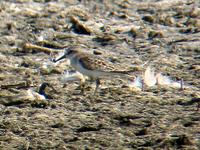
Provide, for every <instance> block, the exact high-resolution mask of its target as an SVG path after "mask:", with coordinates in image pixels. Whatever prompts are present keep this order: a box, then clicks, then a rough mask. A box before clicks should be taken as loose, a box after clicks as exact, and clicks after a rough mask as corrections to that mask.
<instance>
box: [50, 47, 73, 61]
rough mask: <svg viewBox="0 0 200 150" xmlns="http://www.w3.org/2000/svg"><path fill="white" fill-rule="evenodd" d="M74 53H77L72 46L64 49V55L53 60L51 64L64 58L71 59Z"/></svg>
mask: <svg viewBox="0 0 200 150" xmlns="http://www.w3.org/2000/svg"><path fill="white" fill-rule="evenodd" d="M76 52H77V50H76V47H74V46H70V47H67V48H65V49H64V53H63V54H61V56H58V58H56V59H54V60H53V62H57V61H59V60H62V59H64V58H71V57H72V56H73V55H74V54H75V53H76Z"/></svg>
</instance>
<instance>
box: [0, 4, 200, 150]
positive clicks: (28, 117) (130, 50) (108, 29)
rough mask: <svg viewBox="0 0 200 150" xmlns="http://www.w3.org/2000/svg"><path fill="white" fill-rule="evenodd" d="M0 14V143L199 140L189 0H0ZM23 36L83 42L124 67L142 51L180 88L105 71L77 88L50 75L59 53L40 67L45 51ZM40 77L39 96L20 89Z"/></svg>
mask: <svg viewBox="0 0 200 150" xmlns="http://www.w3.org/2000/svg"><path fill="white" fill-rule="evenodd" d="M0 22H1V23H0V63H1V65H0V114H1V116H0V149H1V150H15V149H18V150H23V149H25V150H46V149H59V150H62V149H63V150H65V149H72V150H73V149H91V150H93V149H102V150H105V149H113V150H118V149H119V150H121V149H126V150H128V149H141V150H142V149H192V150H193V149H194V150H197V149H200V110H197V109H198V107H197V105H198V103H200V102H199V101H200V92H199V88H200V80H199V78H200V3H199V1H198V0H196V1H195V0H151V1H148V2H146V1H139V0H112V1H106V0H96V1H89V0H88V1H87V0H79V1H78V0H77V1H76V0H57V1H51V0H1V1H0ZM30 44H33V45H37V46H41V47H46V48H51V49H55V50H57V49H61V48H63V47H64V46H67V45H69V44H76V45H77V44H78V45H82V46H84V47H85V49H86V50H88V51H90V52H94V53H95V54H99V55H101V56H102V57H105V58H107V59H108V60H110V61H111V62H113V63H114V64H115V65H117V66H119V67H121V68H124V67H126V68H127V69H130V68H134V67H135V66H137V65H141V64H143V63H145V62H147V61H148V65H150V66H152V67H154V68H155V69H156V72H162V73H164V74H167V75H169V76H170V77H172V79H173V80H180V79H183V80H184V83H185V85H187V86H188V88H185V89H184V90H180V89H176V88H169V87H167V86H155V87H152V88H150V87H145V90H144V91H132V90H130V89H129V88H128V87H127V86H125V85H126V84H127V81H126V80H125V79H113V80H105V81H104V83H103V85H102V88H101V89H100V90H99V92H98V95H97V96H93V95H92V93H93V90H94V88H93V86H91V85H93V84H92V83H90V82H88V85H87V90H86V93H85V95H81V94H79V92H80V90H79V88H77V87H78V85H79V83H78V82H70V83H67V84H66V85H65V86H63V84H62V83H61V82H60V81H59V78H60V77H61V76H62V73H63V72H64V71H65V70H67V69H69V68H68V66H67V65H66V63H65V62H61V63H59V64H57V65H54V64H53V63H52V64H49V65H48V66H47V67H46V64H45V63H49V62H50V61H49V59H50V57H52V56H50V55H49V54H47V53H44V52H41V51H40V49H39V48H33V47H28V46H27V45H30ZM70 69H72V68H70ZM144 69H145V68H139V69H138V68H136V70H137V73H138V74H142V73H143V72H144ZM44 82H45V83H46V82H47V83H48V84H50V85H51V86H52V87H53V88H50V87H47V88H46V93H47V95H48V96H49V98H48V99H46V100H41V99H39V98H33V97H30V95H28V94H27V90H28V89H33V90H35V91H38V89H39V87H40V84H42V83H44Z"/></svg>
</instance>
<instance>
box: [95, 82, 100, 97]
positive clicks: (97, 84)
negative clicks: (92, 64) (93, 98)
mask: <svg viewBox="0 0 200 150" xmlns="http://www.w3.org/2000/svg"><path fill="white" fill-rule="evenodd" d="M95 82H96V88H95V90H94V95H96V93H97V90H98V88H99V85H100V84H101V82H100V80H99V79H96V81H95Z"/></svg>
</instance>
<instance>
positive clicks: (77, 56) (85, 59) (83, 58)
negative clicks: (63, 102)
mask: <svg viewBox="0 0 200 150" xmlns="http://www.w3.org/2000/svg"><path fill="white" fill-rule="evenodd" d="M64 58H67V59H69V60H70V65H71V66H72V67H73V68H74V69H75V70H76V71H78V72H80V73H81V74H83V75H84V76H87V77H89V78H90V79H92V80H95V82H96V87H95V91H94V95H95V94H96V92H97V90H98V88H99V85H100V79H101V78H105V77H113V76H127V75H129V73H131V72H133V70H128V71H126V70H125V71H124V70H119V69H117V67H116V66H114V65H113V64H112V63H111V62H109V61H107V60H105V59H103V58H102V57H100V56H97V55H94V54H91V53H88V52H83V51H82V50H81V49H80V47H78V46H69V47H67V48H65V49H64V53H63V55H61V56H60V57H58V58H56V59H54V60H53V61H54V62H57V61H59V60H62V59H64ZM84 87H85V81H84V82H83V83H81V92H82V93H84Z"/></svg>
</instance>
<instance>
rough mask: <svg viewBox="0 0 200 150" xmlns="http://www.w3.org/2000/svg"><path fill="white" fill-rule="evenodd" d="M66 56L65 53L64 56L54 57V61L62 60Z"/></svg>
mask: <svg viewBox="0 0 200 150" xmlns="http://www.w3.org/2000/svg"><path fill="white" fill-rule="evenodd" d="M64 58H65V54H63V55H62V56H60V57H58V58H55V59H53V60H52V61H53V62H57V61H60V60H62V59H64Z"/></svg>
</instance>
